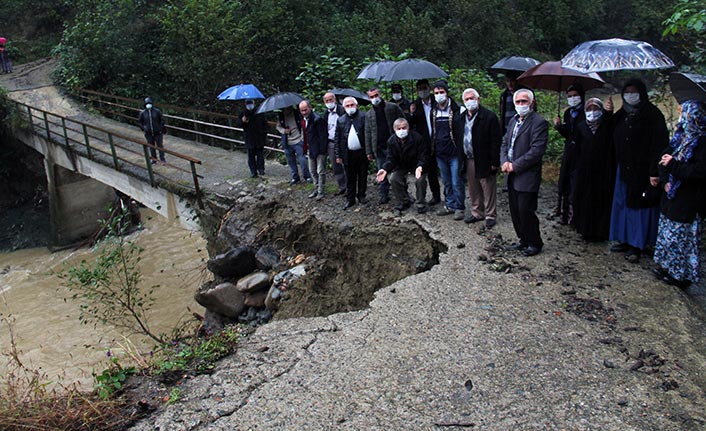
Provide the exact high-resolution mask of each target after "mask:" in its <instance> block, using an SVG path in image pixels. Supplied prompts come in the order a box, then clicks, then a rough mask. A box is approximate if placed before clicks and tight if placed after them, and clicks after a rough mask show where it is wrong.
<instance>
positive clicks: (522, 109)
mask: <svg viewBox="0 0 706 431" xmlns="http://www.w3.org/2000/svg"><path fill="white" fill-rule="evenodd" d="M515 112H517V115H519V116H520V117H524V116H525V115H527V114H529V112H530V106H529V105H521V106H520V105H515Z"/></svg>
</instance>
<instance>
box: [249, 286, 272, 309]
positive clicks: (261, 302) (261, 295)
mask: <svg viewBox="0 0 706 431" xmlns="http://www.w3.org/2000/svg"><path fill="white" fill-rule="evenodd" d="M265 298H267V291H264V290H263V291H260V292H254V293H246V294H245V305H246V306H247V307H257V308H262V307H264V306H265Z"/></svg>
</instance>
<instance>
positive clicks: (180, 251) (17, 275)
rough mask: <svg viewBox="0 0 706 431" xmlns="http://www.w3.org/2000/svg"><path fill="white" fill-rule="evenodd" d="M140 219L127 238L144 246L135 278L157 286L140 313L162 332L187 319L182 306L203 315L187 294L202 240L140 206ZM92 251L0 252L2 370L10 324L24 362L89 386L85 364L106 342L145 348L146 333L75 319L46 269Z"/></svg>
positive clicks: (102, 359) (73, 305) (98, 363)
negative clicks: (149, 303)
mask: <svg viewBox="0 0 706 431" xmlns="http://www.w3.org/2000/svg"><path fill="white" fill-rule="evenodd" d="M142 221H143V224H144V227H145V228H144V229H143V230H141V231H138V232H135V233H133V234H132V235H130V236H129V237H128V238H129V239H130V240H134V241H136V242H137V244H139V245H140V246H142V247H143V248H144V250H145V251H144V252H143V254H142V261H141V269H142V274H143V284H142V285H143V286H152V285H158V287H157V288H156V289H155V292H154V296H155V299H156V305H155V306H154V308H153V309H152V310H151V312H150V313H149V314H148V319H149V322H150V325H151V328H152V329H153V330H154V332H155V333H160V332H168V331H169V330H170V329H171V328H172V327H174V325H175V324H177V323H178V322H179V320H180V319H187V318H189V316H190V315H191V312H190V311H189V310H188V309H190V310H192V311H195V312H197V313H199V314H203V308H202V307H201V306H200V305H198V304H197V303H196V302H195V301H194V299H193V295H194V291H195V289H196V287H197V286H199V285H200V284H201V283H202V282H203V281H205V277H207V274H209V273H208V272H207V271H205V267H206V265H205V261H206V259H207V258H208V255H207V253H206V242H205V240H203V238H201V236H200V235H199V234H197V233H192V232H189V231H186V230H184V229H183V228H181V227H180V226H178V225H176V224H166V222H165V220H164V219H163V218H161V217H159V216H158V215H157V214H156V213H153V212H151V211H149V210H142ZM93 258H94V254H93V251H92V250H91V249H88V248H83V249H80V250H77V251H73V250H66V251H61V252H57V253H50V252H49V251H48V250H47V249H46V248H34V249H27V250H20V251H15V252H11V253H0V292H1V294H0V317H1V318H2V322H1V323H2V326H1V327H0V352H2V353H3V355H2V356H1V357H0V374H2V375H4V374H5V373H6V370H7V361H8V357H7V352H9V351H10V346H11V344H10V343H11V341H10V340H11V338H10V331H12V333H13V334H14V339H15V344H16V346H17V348H18V350H19V351H20V352H21V356H20V358H21V359H22V361H23V362H24V363H25V365H29V366H31V367H33V368H36V369H41V371H42V372H43V373H45V375H46V376H47V377H48V378H49V379H50V380H52V381H59V380H63V382H64V383H70V382H73V381H78V382H79V383H80V384H81V385H83V386H86V387H91V385H92V377H91V371H92V370H94V369H95V370H99V371H100V370H103V369H104V368H105V366H106V364H107V362H106V352H107V351H108V350H109V349H111V351H112V352H116V353H117V354H121V351H122V350H123V347H121V346H129V345H134V346H135V348H137V349H138V350H141V351H145V352H149V350H150V349H151V347H152V343H151V342H150V340H148V339H147V338H146V337H142V336H137V335H132V336H130V337H129V339H125V338H124V336H123V334H120V333H118V332H117V331H116V330H115V329H114V328H112V327H106V326H102V325H99V326H97V327H96V328H94V327H93V325H83V324H81V323H80V322H79V319H78V316H79V303H78V302H76V300H73V299H71V294H70V293H69V291H68V290H67V289H66V288H65V287H64V286H63V285H62V281H61V280H60V279H59V278H58V277H57V276H56V275H52V274H51V271H59V270H61V269H62V268H63V267H64V266H65V265H76V264H78V263H79V262H81V260H83V259H85V260H87V261H91V260H92V259H93ZM187 307H188V309H187ZM8 321H9V322H10V323H11V325H8V323H7V322H8Z"/></svg>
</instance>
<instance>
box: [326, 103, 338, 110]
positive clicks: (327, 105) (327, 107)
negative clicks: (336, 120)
mask: <svg viewBox="0 0 706 431" xmlns="http://www.w3.org/2000/svg"><path fill="white" fill-rule="evenodd" d="M335 107H336V104H335V103H334V102H329V103H327V104H326V109H333V108H335Z"/></svg>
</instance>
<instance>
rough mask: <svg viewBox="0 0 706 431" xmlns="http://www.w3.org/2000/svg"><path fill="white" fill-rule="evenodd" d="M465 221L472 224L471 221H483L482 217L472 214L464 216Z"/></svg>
mask: <svg viewBox="0 0 706 431" xmlns="http://www.w3.org/2000/svg"><path fill="white" fill-rule="evenodd" d="M463 221H464V222H466V223H468V224H471V223H478V222H479V221H481V219H479V218H478V217H476V216H474V215H472V214H468V215H467V216H466V217H464V218H463Z"/></svg>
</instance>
